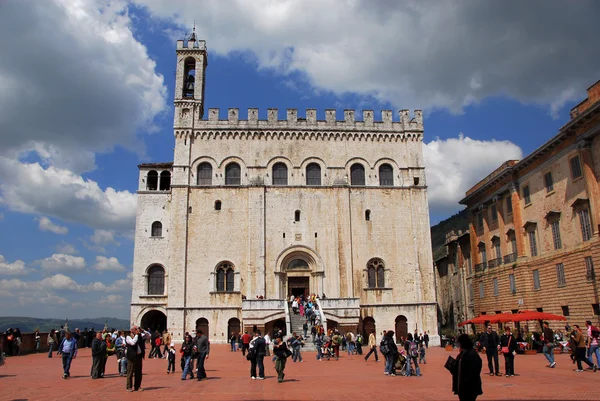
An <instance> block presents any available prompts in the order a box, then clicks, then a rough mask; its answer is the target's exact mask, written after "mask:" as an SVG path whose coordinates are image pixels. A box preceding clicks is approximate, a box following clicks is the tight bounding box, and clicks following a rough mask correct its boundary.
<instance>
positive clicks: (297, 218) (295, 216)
mask: <svg viewBox="0 0 600 401" xmlns="http://www.w3.org/2000/svg"><path fill="white" fill-rule="evenodd" d="M294 221H300V210H296V211H295V212H294Z"/></svg>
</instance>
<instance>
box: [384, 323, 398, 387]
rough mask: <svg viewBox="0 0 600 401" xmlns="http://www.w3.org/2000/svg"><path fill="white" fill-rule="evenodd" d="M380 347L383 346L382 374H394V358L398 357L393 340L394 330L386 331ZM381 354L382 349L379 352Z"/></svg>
mask: <svg viewBox="0 0 600 401" xmlns="http://www.w3.org/2000/svg"><path fill="white" fill-rule="evenodd" d="M381 347H382V348H383V347H385V349H386V353H385V354H384V356H385V369H384V372H383V373H384V374H386V375H389V376H396V366H395V363H396V360H397V359H398V347H397V346H396V342H395V341H394V332H393V331H386V333H385V334H384V335H383V339H382V340H381ZM381 353H382V354H383V351H382V352H381Z"/></svg>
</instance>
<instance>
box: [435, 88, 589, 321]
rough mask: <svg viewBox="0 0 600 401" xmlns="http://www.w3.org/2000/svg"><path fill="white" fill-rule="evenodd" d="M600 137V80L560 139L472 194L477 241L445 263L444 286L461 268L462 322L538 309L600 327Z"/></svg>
mask: <svg viewBox="0 0 600 401" xmlns="http://www.w3.org/2000/svg"><path fill="white" fill-rule="evenodd" d="M599 134H600V81H599V82H597V83H596V84H594V85H593V86H592V87H590V88H589V89H588V97H587V98H586V99H585V100H583V101H582V102H581V103H580V104H578V105H577V106H576V107H575V108H573V109H572V111H571V120H570V121H569V122H568V123H567V124H565V125H564V126H563V127H562V128H561V129H560V131H559V132H558V134H557V135H555V136H554V137H553V138H551V139H550V140H549V141H547V142H546V143H544V144H543V145H542V146H541V147H539V148H538V149H536V150H535V151H534V152H533V153H531V154H530V155H528V156H527V157H525V158H524V159H523V160H520V161H516V160H510V161H507V162H506V163H504V164H502V165H501V166H500V167H499V168H498V169H496V171H494V172H493V173H491V174H490V175H488V176H487V177H485V178H484V179H483V180H481V181H480V182H479V183H478V184H477V185H475V186H474V187H473V188H471V189H470V190H469V191H467V193H466V196H465V198H464V199H463V200H461V203H462V204H464V205H465V206H466V207H467V209H468V211H469V213H470V218H471V221H470V226H469V230H468V233H466V235H467V236H468V238H469V241H468V243H465V242H464V241H463V242H452V243H449V244H448V246H449V247H448V255H451V254H453V253H454V251H453V248H452V247H451V246H458V248H459V249H460V248H461V247H466V248H467V249H469V250H470V256H469V258H468V259H467V258H463V259H462V260H461V259H459V260H457V261H456V263H454V261H447V260H446V261H444V260H440V261H439V262H438V263H437V275H438V279H439V277H440V276H443V275H442V274H441V273H440V268H442V273H447V275H450V274H456V275H459V274H458V271H460V270H461V269H462V277H463V278H462V280H457V285H458V286H460V285H463V286H464V291H461V292H458V293H457V294H456V295H457V296H458V297H459V298H460V297H461V294H462V297H464V299H463V300H462V301H460V302H462V304H464V305H466V306H467V308H466V309H465V313H464V314H462V315H461V316H460V319H465V320H466V319H468V318H470V317H473V315H478V314H480V313H483V314H495V313H500V312H517V311H519V310H538V311H544V312H550V313H555V314H560V315H564V316H566V317H567V319H568V321H569V322H572V323H578V324H580V325H581V324H583V323H584V321H585V320H588V319H591V320H593V321H595V322H596V323H597V324H598V323H600V307H599V295H598V289H599V288H598V286H599V285H600V282H599V280H598V277H597V276H596V274H595V270H594V268H595V266H597V265H598V264H599V263H600V239H599V236H598V230H599V224H600V188H599V183H598V180H599V177H600V135H599ZM457 254H459V255H460V254H464V253H461V252H458V253H457ZM465 256H466V255H465ZM444 264H447V265H449V266H451V268H450V271H448V272H446V271H444V269H443V267H442V266H443V265H444ZM446 280H447V279H446ZM438 293H439V291H438ZM557 324H558V323H557Z"/></svg>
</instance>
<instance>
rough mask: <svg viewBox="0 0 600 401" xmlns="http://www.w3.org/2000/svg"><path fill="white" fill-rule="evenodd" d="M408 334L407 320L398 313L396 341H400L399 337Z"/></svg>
mask: <svg viewBox="0 0 600 401" xmlns="http://www.w3.org/2000/svg"><path fill="white" fill-rule="evenodd" d="M407 334H408V320H407V319H406V316H404V315H400V316H397V317H396V342H400V338H401V337H404V338H406V335H407Z"/></svg>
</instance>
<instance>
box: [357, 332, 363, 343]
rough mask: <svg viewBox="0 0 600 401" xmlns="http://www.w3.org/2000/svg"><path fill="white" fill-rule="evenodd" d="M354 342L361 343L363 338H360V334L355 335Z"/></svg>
mask: <svg viewBox="0 0 600 401" xmlns="http://www.w3.org/2000/svg"><path fill="white" fill-rule="evenodd" d="M356 342H357V343H358V344H362V343H363V338H362V336H361V335H360V334H359V335H358V336H356Z"/></svg>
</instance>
